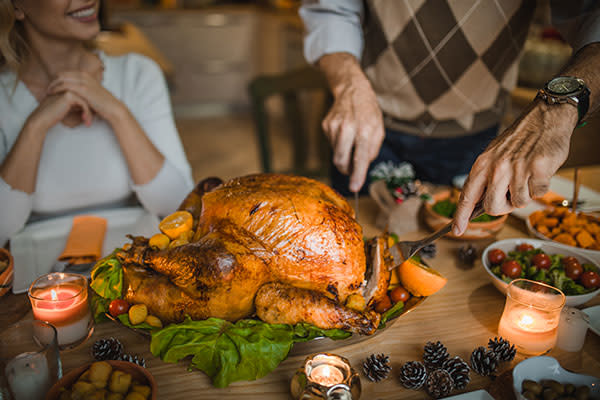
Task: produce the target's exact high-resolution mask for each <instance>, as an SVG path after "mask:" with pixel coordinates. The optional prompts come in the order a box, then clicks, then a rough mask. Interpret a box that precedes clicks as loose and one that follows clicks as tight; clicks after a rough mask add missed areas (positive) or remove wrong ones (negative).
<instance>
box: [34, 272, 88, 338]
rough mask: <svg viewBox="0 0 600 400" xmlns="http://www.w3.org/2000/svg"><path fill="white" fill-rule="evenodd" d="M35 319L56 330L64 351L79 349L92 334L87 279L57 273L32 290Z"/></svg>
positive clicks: (41, 280) (40, 282)
mask: <svg viewBox="0 0 600 400" xmlns="http://www.w3.org/2000/svg"><path fill="white" fill-rule="evenodd" d="M29 299H30V300H31V306H32V309H33V316H34V318H35V319H37V320H40V321H45V322H48V323H50V324H52V325H54V327H55V328H56V331H57V334H58V335H57V336H58V345H59V346H60V347H61V348H65V347H71V346H75V345H77V344H79V343H81V342H82V341H83V340H85V339H86V338H87V337H88V335H89V334H90V332H91V328H92V326H93V325H92V317H91V313H90V308H89V305H88V290H87V279H86V278H85V277H84V276H82V275H77V274H65V273H54V274H49V275H46V276H43V277H41V278H39V279H38V280H36V281H35V282H34V283H33V284H32V285H31V287H30V288H29Z"/></svg>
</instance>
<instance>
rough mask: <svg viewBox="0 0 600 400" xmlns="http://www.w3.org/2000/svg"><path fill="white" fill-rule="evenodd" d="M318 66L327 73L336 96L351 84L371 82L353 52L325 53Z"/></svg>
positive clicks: (328, 80)
mask: <svg viewBox="0 0 600 400" xmlns="http://www.w3.org/2000/svg"><path fill="white" fill-rule="evenodd" d="M318 66H319V68H320V69H321V71H323V73H324V74H325V77H326V78H327V82H328V83H329V88H330V89H331V91H332V93H333V95H334V96H335V97H337V96H338V95H339V94H340V93H341V92H343V91H344V89H345V88H346V87H348V86H350V85H356V84H359V85H363V84H369V81H368V79H367V77H366V76H365V74H364V72H363V71H362V69H361V67H360V64H359V63H358V60H357V59H356V58H355V57H354V56H353V55H352V54H349V53H332V54H325V55H324V56H323V57H321V58H320V59H319V61H318Z"/></svg>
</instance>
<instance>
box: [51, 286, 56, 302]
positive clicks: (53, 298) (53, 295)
mask: <svg viewBox="0 0 600 400" xmlns="http://www.w3.org/2000/svg"><path fill="white" fill-rule="evenodd" d="M50 297H51V298H52V300H55V301H56V300H58V296H57V295H56V291H55V290H54V289H50Z"/></svg>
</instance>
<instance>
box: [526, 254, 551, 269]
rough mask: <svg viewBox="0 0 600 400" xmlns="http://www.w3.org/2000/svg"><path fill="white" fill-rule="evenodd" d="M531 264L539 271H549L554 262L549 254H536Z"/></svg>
mask: <svg viewBox="0 0 600 400" xmlns="http://www.w3.org/2000/svg"><path fill="white" fill-rule="evenodd" d="M531 262H532V263H533V265H535V266H536V267H538V268H539V269H548V268H550V265H552V260H551V259H550V257H549V256H548V254H544V253H539V254H535V255H534V256H533V257H532V258H531Z"/></svg>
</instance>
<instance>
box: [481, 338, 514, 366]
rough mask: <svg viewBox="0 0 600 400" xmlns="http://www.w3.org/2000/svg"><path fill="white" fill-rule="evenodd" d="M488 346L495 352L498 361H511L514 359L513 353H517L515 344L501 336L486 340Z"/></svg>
mask: <svg viewBox="0 0 600 400" xmlns="http://www.w3.org/2000/svg"><path fill="white" fill-rule="evenodd" d="M488 348H489V349H490V350H491V351H493V352H494V353H496V357H497V358H498V361H512V360H514V359H515V355H516V354H517V349H515V345H514V344H513V345H511V344H510V342H509V341H508V340H504V339H502V338H500V339H498V338H497V337H495V338H494V339H493V340H492V339H490V341H489V342H488Z"/></svg>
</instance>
